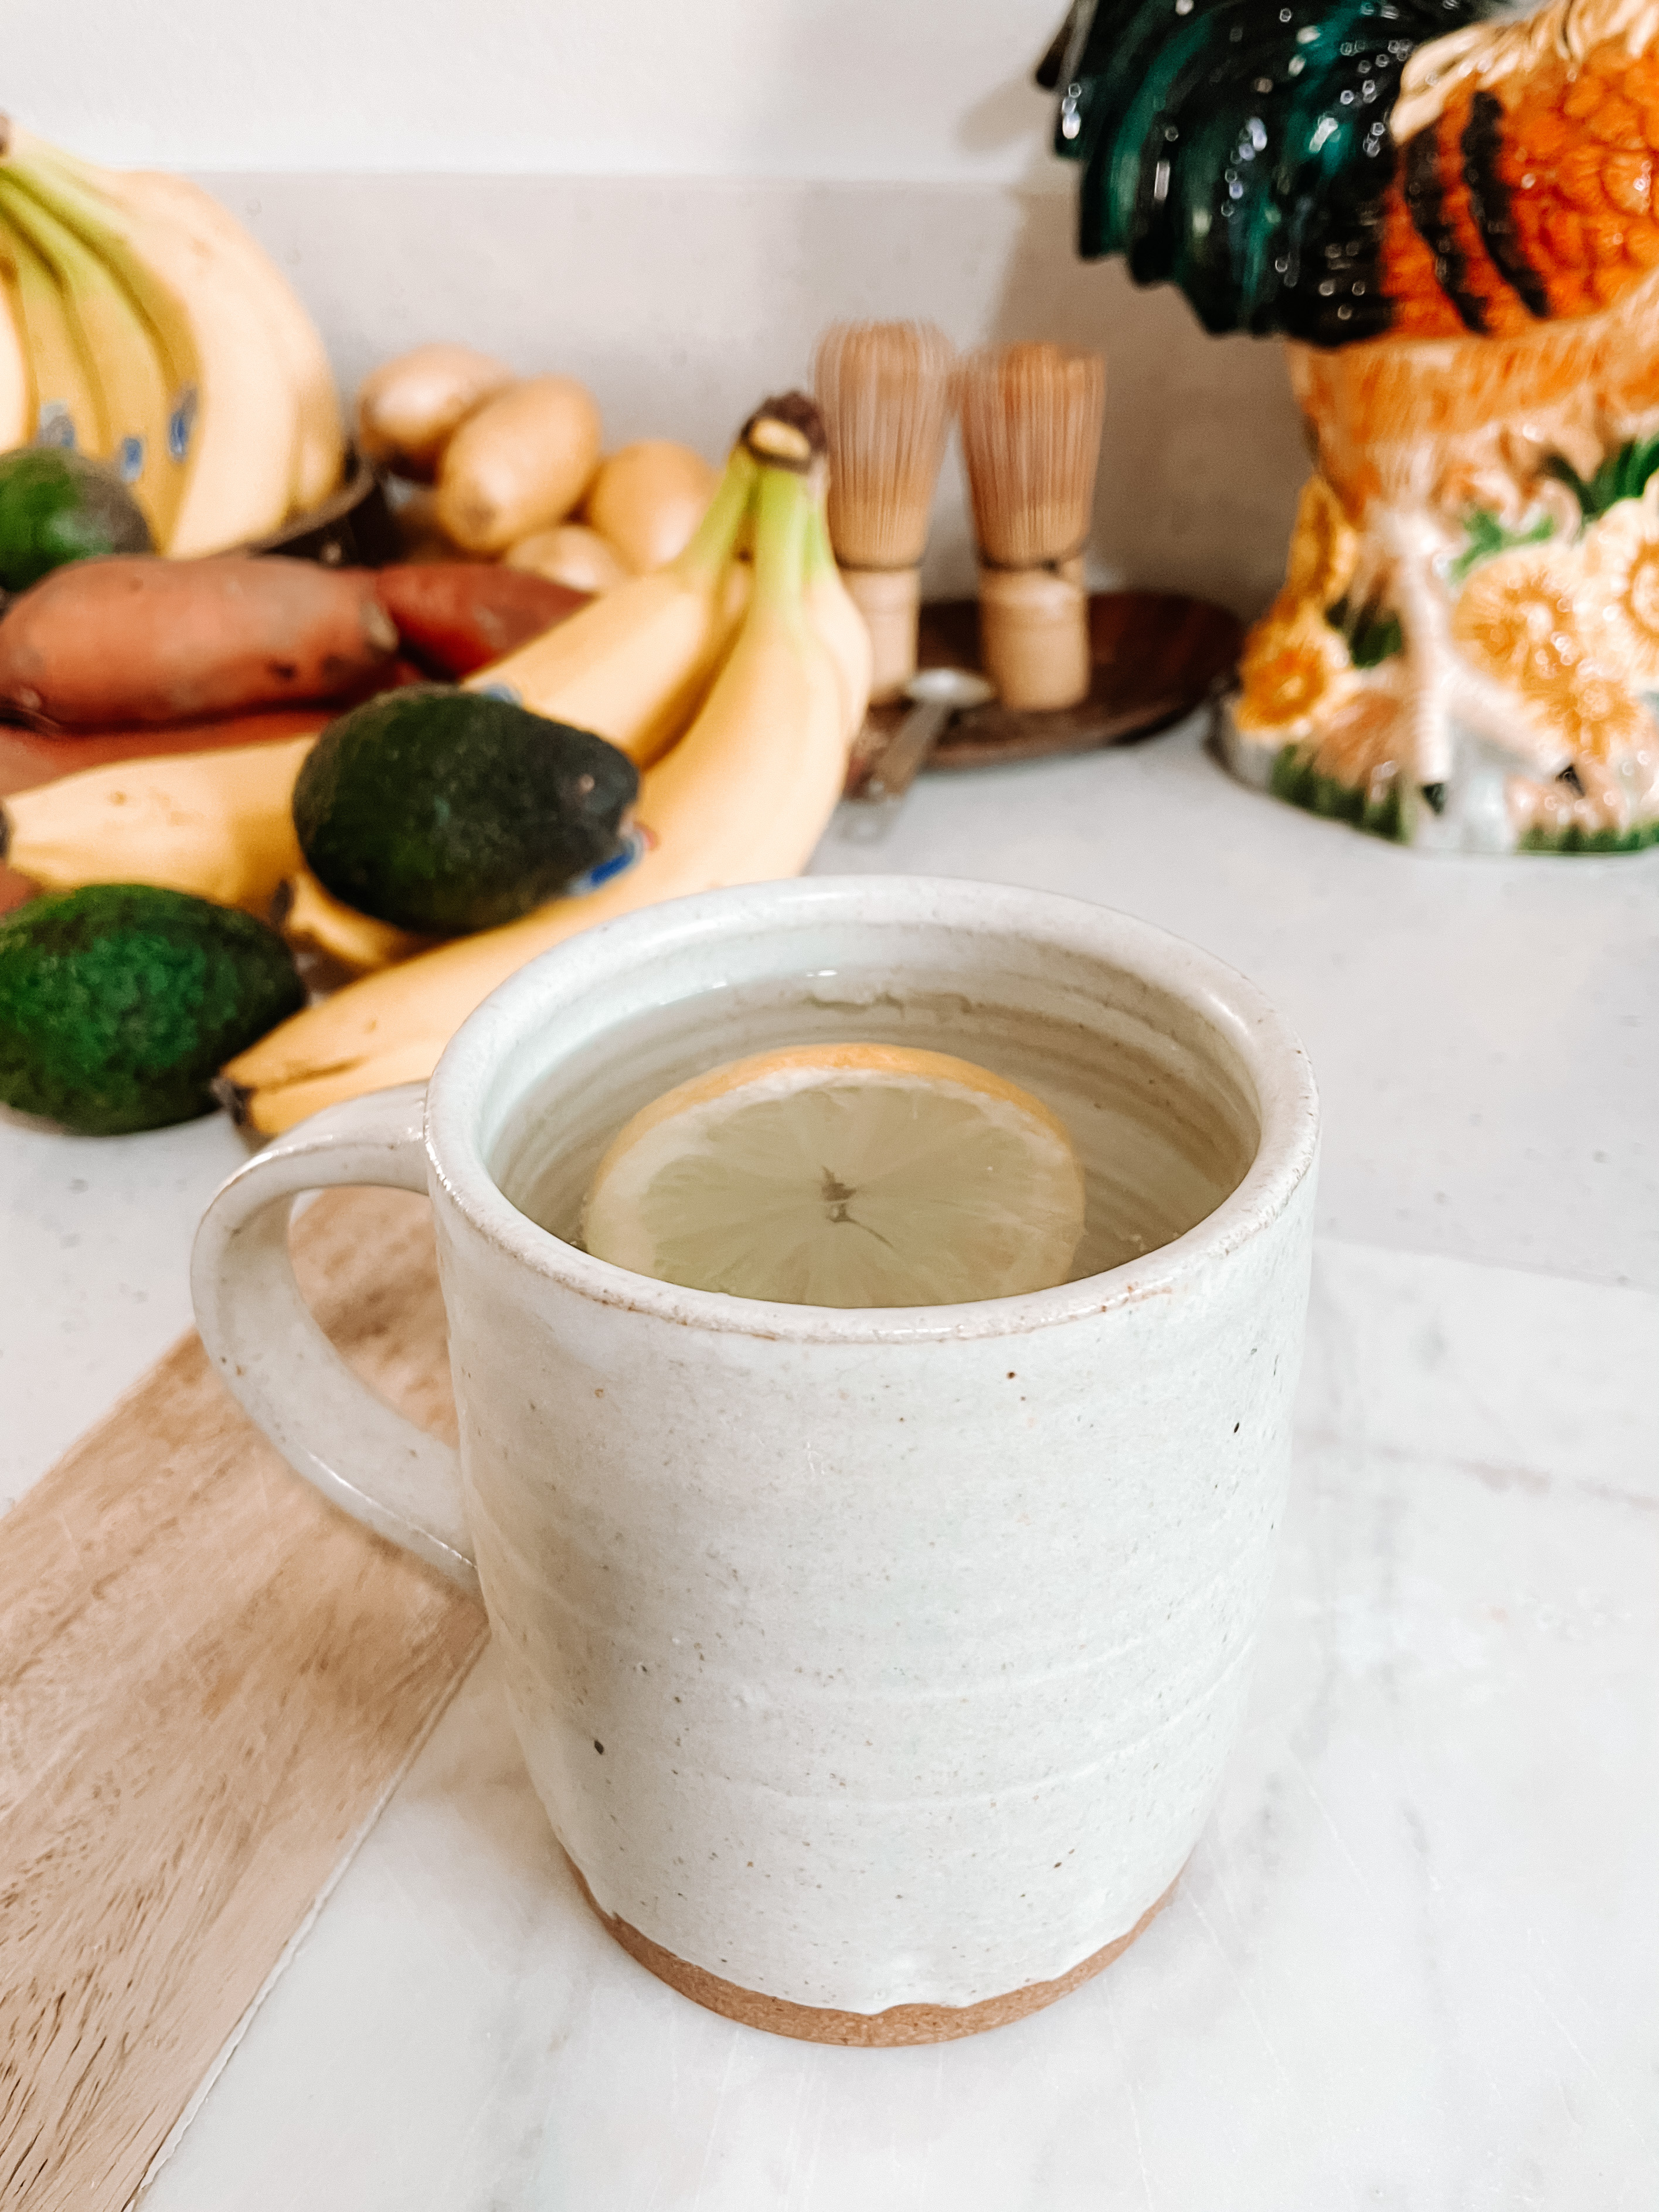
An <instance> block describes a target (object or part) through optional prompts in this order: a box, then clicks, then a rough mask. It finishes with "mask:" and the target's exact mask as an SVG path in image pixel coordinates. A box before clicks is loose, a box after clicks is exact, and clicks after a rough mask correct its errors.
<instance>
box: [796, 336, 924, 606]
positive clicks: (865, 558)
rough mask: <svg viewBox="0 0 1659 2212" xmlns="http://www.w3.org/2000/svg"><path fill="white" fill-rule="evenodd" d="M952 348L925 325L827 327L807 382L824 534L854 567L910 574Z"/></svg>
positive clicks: (920, 544)
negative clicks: (821, 457)
mask: <svg viewBox="0 0 1659 2212" xmlns="http://www.w3.org/2000/svg"><path fill="white" fill-rule="evenodd" d="M955 360H956V352H955V349H954V348H953V347H952V345H951V341H950V339H949V338H947V337H945V333H944V331H940V330H936V329H935V328H934V327H933V324H931V323H832V324H831V325H830V326H829V329H828V330H827V331H824V333H823V337H821V338H820V339H819V340H818V343H817V354H816V355H815V356H814V359H813V363H812V382H813V386H814V388H815V390H816V392H817V402H818V405H819V406H820V407H821V408H822V409H823V417H824V427H825V428H826V430H827V431H828V433H829V537H830V541H831V543H832V544H834V546H835V549H836V558H837V559H838V560H840V561H842V562H845V563H846V564H847V565H848V567H849V568H914V567H915V564H916V562H918V561H920V560H921V556H922V552H923V550H924V549H925V547H926V545H927V515H928V510H929V508H930V507H932V505H933V486H934V484H935V483H936V482H937V481H938V478H939V463H940V462H941V461H942V460H943V459H944V458H945V438H946V436H947V435H948V434H949V431H950V428H951V369H952V367H953V365H954V363H955Z"/></svg>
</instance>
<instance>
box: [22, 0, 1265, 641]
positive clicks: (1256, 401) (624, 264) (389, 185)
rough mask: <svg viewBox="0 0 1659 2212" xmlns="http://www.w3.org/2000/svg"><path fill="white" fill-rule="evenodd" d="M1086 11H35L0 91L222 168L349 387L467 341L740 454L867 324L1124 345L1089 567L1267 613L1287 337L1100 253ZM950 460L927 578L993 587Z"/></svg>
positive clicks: (122, 158) (1007, 3)
mask: <svg viewBox="0 0 1659 2212" xmlns="http://www.w3.org/2000/svg"><path fill="white" fill-rule="evenodd" d="M1063 6H1064V0H281V4H276V0H69V4H66V0H6V5H5V7H4V9H3V16H4V22H3V52H4V77H3V85H0V96H3V98H4V100H5V101H6V102H7V103H8V104H9V106H10V107H11V109H12V111H13V112H15V114H16V115H17V117H18V118H19V119H20V120H21V121H22V122H25V123H27V124H28V125H32V126H33V128H34V129H36V130H38V131H42V132H44V133H45V134H46V136H47V137H54V138H57V139H58V140H60V141H61V142H62V143H64V144H66V145H69V146H71V147H74V148H76V149H77V150H80V151H82V152H84V153H86V154H88V155H92V156H94V158H97V159H100V160H102V161H107V162H110V163H112V164H114V165H117V166H121V165H131V166H135V167H146V166H159V167H173V168H179V169H184V170H187V171H191V172H194V173H197V174H205V175H206V176H207V177H208V179H209V180H210V182H211V183H212V184H213V185H214V188H215V189H216V191H219V192H220V194H221V196H222V197H223V198H224V199H225V200H226V201H227V202H228V204H230V205H231V206H232V207H234V209H235V210H236V211H237V213H238V214H239V215H240V216H242V218H243V220H244V221H246V222H248V223H249V225H250V226H251V228H253V229H254V230H255V231H256V232H257V233H258V234H259V235H260V236H261V237H262V238H264V240H265V241H266V243H267V244H268V245H270V247H271V248H272V249H273V251H274V252H276V254H277V256H278V258H280V259H281V260H282V262H283V264H284V265H285V266H286V267H287V268H288V269H289V271H290V273H291V274H292V276H293V277H294V280H295V283H296V285H297V286H298V289H299V290H300V291H301V295H303V296H304V297H305V299H306V300H307V302H308V303H309V305H310V306H311V308H312V310H313V313H314V314H315V315H316V317H317V319H318V321H319V325H320V327H321V329H322V331H323V333H324V336H325V338H326V339H327V341H328V343H329V345H330V348H331V352H332V354H333V357H334V361H335V363H336V367H337V369H338V371H339V374H340V376H341V379H342V381H343V384H344V385H345V386H346V388H347V389H348V390H349V389H350V388H351V387H352V386H355V384H356V381H357V380H358V379H359V378H360V377H361V376H362V374H363V373H364V372H365V370H367V369H368V368H369V367H371V366H372V365H373V363H374V362H375V361H377V360H379V359H380V358H383V357H384V356H386V355H387V354H389V353H392V352H394V351H396V350H398V349H400V348H402V347H404V346H407V345H410V344H414V343H416V342H417V341H419V340H421V339H423V338H428V337H466V338H470V339H471V340H472V341H473V342H474V343H477V344H480V345H483V346H486V347H489V348H490V349H492V350H495V351H497V352H500V353H501V354H503V355H505V356H506V357H507V359H508V360H509V361H511V362H513V364H514V366H515V367H517V368H520V369H522V370H525V371H527V372H528V371H534V370H537V369H546V368H553V369H562V370H565V371H568V372H569V373H571V374H575V375H579V376H582V377H584V378H586V380H588V381H589V382H590V383H591V384H592V387H593V390H594V392H595V393H596V395H597V396H598V398H599V403H600V405H601V407H602V409H603V410H604V413H605V423H606V430H607V435H608V436H609V437H610V438H611V439H612V440H613V441H619V440H621V439H623V438H628V437H636V436H639V435H643V434H645V433H647V432H654V433H656V434H657V435H664V436H673V437H680V438H684V439H687V440H689V441H690V442H691V443H693V444H695V445H698V446H700V447H702V448H703V450H704V451H705V452H707V453H708V454H709V455H710V456H711V458H713V457H715V456H718V455H719V454H720V453H722V452H723V451H724V449H725V446H726V441H727V440H728V439H729V438H730V436H731V435H732V430H733V429H734V428H735V427H736V425H737V424H738V422H740V421H741V420H742V418H743V416H744V415H745V414H746V413H747V412H748V410H750V408H751V407H752V406H753V405H754V404H755V403H756V401H757V399H759V398H761V397H762V395H763V393H765V392H769V391H777V390H780V389H782V388H785V387H787V386H789V385H791V384H793V383H797V382H799V381H801V380H803V379H804V378H805V375H806V374H807V368H808V362H809V360H810V356H811V342H812V339H813V337H814V336H815V335H816V333H817V331H818V330H819V329H821V328H822V326H823V324H824V323H826V322H828V321H829V320H830V319H833V318H835V317H837V316H842V315H858V314H867V315H904V314H910V315H921V316H928V317H932V318H933V319H935V320H937V321H939V323H941V324H942V325H944V326H945V329H946V330H947V331H949V332H950V333H951V336H952V337H954V338H955V339H956V340H957V343H959V344H963V345H969V344H974V343H981V342H983V341H984V340H986V339H989V338H996V339H1007V338H1012V337H1055V338H1060V339H1065V340H1068V341H1070V342H1072V343H1086V344H1090V345H1094V346H1098V347H1100V348H1101V349H1103V351H1104V352H1105V353H1106V355H1107V356H1108V360H1109V398H1108V406H1107V429H1106V440H1105V447H1104V451H1103V458H1102V466H1101V477H1100V492H1099V497H1098V500H1097V512H1096V532H1095V538H1094V542H1093V546H1092V554H1093V574H1094V578H1095V580H1096V581H1097V582H1099V583H1105V582H1107V581H1109V580H1124V581H1127V582H1131V583H1142V584H1148V585H1154V586H1158V585H1161V586H1171V587H1175V588H1184V589H1188V590H1193V591H1198V592H1206V593H1208V594H1210V595H1211V596H1213V597H1215V598H1218V599H1224V600H1225V601H1227V602H1229V603H1230V604H1231V605H1233V606H1235V607H1236V608H1237V609H1238V610H1239V611H1241V612H1243V613H1250V612H1254V611H1255V610H1256V609H1257V608H1258V607H1260V606H1261V604H1262V603H1263V601H1264V600H1265V599H1267V596H1268V594H1269V593H1270V592H1271V591H1272V590H1273V587H1274V585H1275V584H1276V582H1277V580H1278V578H1279V575H1280V574H1281V573H1282V568H1283V561H1284V547H1285V537H1286V533H1287V530H1288V526H1289V520H1290V514H1291V506H1292V502H1293V501H1294V498H1295V495H1296V490H1297V485H1298V483H1299V482H1300V480H1301V478H1302V477H1303V475H1304V473H1305V468H1304V461H1303V459H1302V454H1301V450H1300V437H1299V432H1298V428H1297V421H1296V417H1295V414H1294V411H1293V410H1292V408H1291V404H1290V399H1289V396H1288V392H1287V391H1286V387H1285V374H1284V368H1283V363H1282V360H1281V357H1280V351H1279V348H1278V347H1277V346H1273V345H1251V344H1249V343H1247V342H1244V341H1240V340H1229V341H1227V342H1225V343H1216V342H1215V341H1213V340H1211V339H1208V338H1206V337H1204V336H1203V334H1202V333H1201V331H1200V330H1199V329H1198V327H1197V325H1196V324H1195V323H1194V319H1193V318H1192V316H1191V315H1190V313H1188V310H1187V308H1186V307H1185V305H1184V303H1183V302H1182V301H1181V300H1180V299H1178V298H1177V297H1176V296H1175V295H1173V294H1170V293H1166V292H1160V293H1141V292H1137V291H1136V290H1135V289H1133V286H1131V285H1130V284H1129V283H1128V282H1127V279H1126V277H1125V276H1124V273H1123V271H1122V270H1121V267H1119V266H1117V265H1115V264H1111V265H1102V266H1097V267H1094V268H1085V267H1082V266H1080V265H1079V264H1078V263H1077V261H1076V259H1075V258H1074V256H1073V252H1072V248H1071V234H1072V228H1073V213H1072V197H1073V171H1072V170H1071V169H1070V168H1069V167H1067V166H1066V165H1065V164H1063V163H1060V162H1057V161H1054V160H1053V159H1052V157H1051V156H1050V155H1049V154H1048V150H1047V147H1048V130H1049V126H1050V119H1051V113H1052V109H1051V104H1050V102H1049V100H1048V99H1047V98H1045V96H1044V95H1042V94H1040V93H1038V92H1036V90H1035V89H1034V88H1033V87H1032V86H1031V83H1030V71H1031V68H1032V65H1033V64H1034V63H1035V61H1036V58H1037V56H1038V55H1039V54H1040V53H1041V52H1042V50H1043V48H1044V47H1045V46H1047V44H1048V40H1049V38H1050V37H1051V35H1052V33H1053V32H1054V27H1055V26H1056V24H1057V22H1058V21H1059V18H1060V14H1061V12H1062V10H1063ZM971 574H972V558H971V548H970V545H969V532H968V525H967V520H966V516H965V513H964V512H963V498H962V488H961V483H960V477H959V474H958V471H957V464H956V461H955V459H954V457H953V458H952V459H951V461H950V462H949V463H948V464H947V467H946V471H945V481H944V483H942V485H941V487H940V497H939V509H938V516H937V526H936V529H935V532H934V537H933V547H932V551H931V556H930V560H929V563H928V584H929V588H930V589H933V590H960V589H963V588H965V587H966V586H967V585H968V583H969V580H970V578H971Z"/></svg>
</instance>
